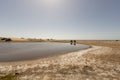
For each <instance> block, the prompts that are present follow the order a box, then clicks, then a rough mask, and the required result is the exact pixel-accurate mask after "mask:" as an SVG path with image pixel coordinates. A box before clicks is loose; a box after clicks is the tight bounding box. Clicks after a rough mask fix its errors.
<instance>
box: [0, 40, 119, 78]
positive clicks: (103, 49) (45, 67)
mask: <svg viewBox="0 0 120 80" xmlns="http://www.w3.org/2000/svg"><path fill="white" fill-rule="evenodd" d="M78 43H82V44H84V42H80V41H78ZM93 43H94V45H93V44H92V43H91V41H90V42H89V45H90V44H91V46H92V47H91V48H89V49H86V50H79V51H76V52H71V53H66V54H63V55H56V56H52V57H48V58H42V59H37V60H31V61H23V62H21V61H20V62H11V63H0V75H1V76H5V75H7V74H10V73H11V74H15V73H17V75H16V74H15V75H16V76H17V78H16V80H120V77H119V76H120V62H119V61H120V48H119V46H115V45H114V44H116V42H112V43H111V44H113V45H111V44H110V43H108V42H105V41H104V44H103V42H101V44H99V42H93ZM87 44H88V43H87ZM106 45H107V46H106ZM117 45H118V44H117Z"/></svg>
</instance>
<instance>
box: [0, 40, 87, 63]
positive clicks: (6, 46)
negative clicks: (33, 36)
mask: <svg viewBox="0 0 120 80" xmlns="http://www.w3.org/2000/svg"><path fill="white" fill-rule="evenodd" d="M85 48H89V46H88V45H82V44H77V45H70V43H58V42H1V43H0V62H13V61H22V60H31V59H38V58H42V57H48V56H52V55H56V54H63V53H69V52H73V51H77V50H80V49H85Z"/></svg>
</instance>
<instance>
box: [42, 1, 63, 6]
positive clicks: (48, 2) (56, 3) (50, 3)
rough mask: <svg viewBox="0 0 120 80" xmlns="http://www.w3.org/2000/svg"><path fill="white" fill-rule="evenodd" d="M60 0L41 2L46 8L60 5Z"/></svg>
mask: <svg viewBox="0 0 120 80" xmlns="http://www.w3.org/2000/svg"><path fill="white" fill-rule="evenodd" d="M61 1H62V0H43V3H44V4H45V5H48V6H54V5H58V4H60V3H61Z"/></svg>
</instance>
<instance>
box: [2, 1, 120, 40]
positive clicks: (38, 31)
mask: <svg viewBox="0 0 120 80" xmlns="http://www.w3.org/2000/svg"><path fill="white" fill-rule="evenodd" d="M0 36H2V37H25V38H44V39H46V38H53V39H95V40H99V39H100V40H116V39H120V0H0Z"/></svg>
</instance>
